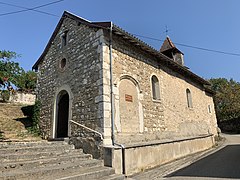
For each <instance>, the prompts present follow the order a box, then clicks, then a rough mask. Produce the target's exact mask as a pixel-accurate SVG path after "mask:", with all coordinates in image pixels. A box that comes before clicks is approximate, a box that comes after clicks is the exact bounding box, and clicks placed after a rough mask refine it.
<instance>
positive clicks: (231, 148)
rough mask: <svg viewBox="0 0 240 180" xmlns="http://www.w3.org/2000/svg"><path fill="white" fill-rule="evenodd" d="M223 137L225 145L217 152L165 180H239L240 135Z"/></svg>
mask: <svg viewBox="0 0 240 180" xmlns="http://www.w3.org/2000/svg"><path fill="white" fill-rule="evenodd" d="M224 136H225V137H226V144H225V146H224V147H223V148H221V149H220V150H219V151H217V152H215V153H214V154H211V155H209V156H207V157H205V158H203V159H201V160H199V161H197V162H195V163H193V164H191V165H190V166H187V167H185V168H183V169H180V170H178V171H176V172H174V173H172V174H170V175H168V176H167V177H166V179H186V180H187V179H221V180H222V179H240V135H224ZM164 179H165V178H164Z"/></svg>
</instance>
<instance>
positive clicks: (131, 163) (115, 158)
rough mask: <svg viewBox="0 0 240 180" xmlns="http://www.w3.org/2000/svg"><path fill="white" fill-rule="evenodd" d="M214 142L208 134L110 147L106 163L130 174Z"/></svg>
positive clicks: (194, 151) (106, 154) (203, 148)
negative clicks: (122, 147) (123, 146)
mask: <svg viewBox="0 0 240 180" xmlns="http://www.w3.org/2000/svg"><path fill="white" fill-rule="evenodd" d="M214 144H215V142H214V138H213V136H212V135H206V136H199V137H192V138H188V139H178V140H172V141H158V142H156V141H154V142H149V143H140V144H135V145H125V148H124V150H122V149H121V148H120V147H115V148H112V147H109V148H106V150H105V165H107V166H113V167H114V168H115V170H116V173H118V174H122V173H123V171H125V175H126V176H129V175H132V174H135V173H138V172H141V171H143V170H146V169H149V168H153V167H155V166H158V165H161V164H164V163H167V162H170V161H172V160H175V159H177V158H180V157H184V156H186V155H189V154H193V153H196V152H200V151H204V150H207V149H210V148H212V147H213V146H214ZM123 151H124V156H125V160H124V162H123V156H122V153H123ZM109 159H111V160H109ZM109 162H111V163H112V164H109ZM123 169H124V170H123Z"/></svg>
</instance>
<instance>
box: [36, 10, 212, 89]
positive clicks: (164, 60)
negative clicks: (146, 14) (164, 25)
mask: <svg viewBox="0 0 240 180" xmlns="http://www.w3.org/2000/svg"><path fill="white" fill-rule="evenodd" d="M64 18H71V19H73V20H75V21H77V22H80V23H82V24H85V25H87V26H89V27H92V28H98V29H105V30H110V27H111V24H112V23H111V22H90V21H88V20H86V19H84V18H81V17H79V16H76V15H74V14H72V13H69V12H67V11H64V13H63V15H62V17H61V19H60V21H59V23H58V24H57V27H56V29H55V30H54V32H53V34H52V36H51V38H50V40H49V42H48V44H47V46H46V47H45V49H44V51H43V53H42V55H41V56H40V57H39V59H38V60H37V61H36V63H35V64H34V65H33V67H32V68H33V69H37V67H38V65H39V64H40V62H41V61H42V59H43V58H44V56H45V55H46V54H47V52H48V49H49V48H50V46H51V43H52V41H53V40H54V38H55V37H56V35H57V33H58V31H59V29H60V27H61V25H62V23H63V20H64ZM112 33H113V34H114V35H117V36H120V37H122V38H123V39H124V40H125V41H127V42H129V43H131V44H133V45H134V46H136V47H139V48H140V49H142V50H143V51H145V52H147V53H149V54H151V55H153V56H155V57H156V58H158V60H159V63H160V64H163V65H165V66H167V67H168V68H170V69H172V70H174V71H176V72H178V73H179V74H181V75H183V76H185V77H189V78H190V79H192V80H194V81H196V82H198V83H200V84H203V85H204V84H205V85H210V83H209V82H208V81H206V80H204V79H203V78H201V77H199V76H198V75H196V74H194V73H193V72H191V71H189V70H188V69H187V68H186V67H184V66H181V65H179V64H177V63H176V62H174V61H173V60H172V59H170V58H168V57H167V56H165V55H164V54H162V53H161V52H159V51H157V50H155V49H154V48H152V47H151V46H149V45H148V44H146V43H145V42H143V41H141V40H140V39H138V38H136V37H135V36H133V35H131V34H130V33H128V32H126V31H125V30H123V29H122V28H120V27H118V26H116V25H114V24H113V26H112ZM169 40H170V39H169ZM168 45H169V46H170V47H173V48H174V47H175V45H174V44H173V43H172V42H171V40H170V41H168ZM166 47H167V46H166ZM175 48H176V47H175Z"/></svg>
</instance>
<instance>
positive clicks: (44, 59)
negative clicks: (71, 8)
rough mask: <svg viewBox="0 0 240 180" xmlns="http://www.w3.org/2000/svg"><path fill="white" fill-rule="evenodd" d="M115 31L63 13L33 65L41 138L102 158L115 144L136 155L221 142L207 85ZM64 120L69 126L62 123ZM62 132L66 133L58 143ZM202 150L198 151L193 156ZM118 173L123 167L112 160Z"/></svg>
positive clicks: (127, 36) (148, 48)
mask: <svg viewBox="0 0 240 180" xmlns="http://www.w3.org/2000/svg"><path fill="white" fill-rule="evenodd" d="M111 28H112V26H111V23H110V22H100V23H91V22H89V21H86V20H84V19H82V18H80V17H77V16H75V15H72V14H70V13H68V12H65V13H64V14H63V16H62V18H61V20H60V22H59V24H58V25H57V28H56V29H55V31H54V33H53V35H52V37H51V39H50V41H49V43H48V45H47V47H46V49H45V50H44V52H43V54H42V56H41V57H40V58H39V60H38V61H37V62H36V63H35V65H34V66H33V68H34V69H37V70H38V88H37V89H38V93H37V94H38V99H39V100H40V101H41V103H42V108H41V120H40V127H41V130H42V132H43V135H44V137H45V138H46V139H52V138H53V139H56V138H62V137H70V138H71V140H70V142H72V143H74V144H75V145H76V146H78V147H80V148H83V149H84V151H85V152H88V153H92V154H93V155H94V157H96V158H100V157H101V156H102V148H103V147H113V146H115V145H116V144H122V147H124V146H128V149H131V146H132V147H133V148H134V147H135V146H136V143H137V144H139V143H140V144H141V143H148V144H149V143H150V142H156V141H161V142H162V141H165V140H167V141H168V142H169V143H170V144H171V143H174V141H176V139H177V140H178V142H180V143H181V142H182V141H184V142H185V141H187V139H188V138H190V139H194V138H196V137H197V138H201V137H203V141H204V142H205V140H204V137H207V138H208V139H212V137H213V136H214V135H217V123H216V116H215V111H214V104H213V99H212V92H211V91H209V90H208V89H206V88H205V85H206V84H208V83H207V82H206V81H205V80H203V79H202V78H200V77H198V76H197V75H195V74H193V73H192V72H190V71H189V70H187V68H185V67H184V66H183V65H179V64H177V63H176V62H174V61H173V60H172V59H170V58H168V57H167V56H165V55H163V54H161V53H160V52H157V51H156V50H154V49H152V48H151V47H149V46H147V45H146V44H144V43H143V42H141V41H139V40H137V39H136V38H134V37H133V36H131V35H129V34H128V33H126V32H125V31H123V30H122V29H120V28H119V27H117V26H115V25H113V30H112V31H110V29H111ZM111 33H112V34H111ZM175 50H176V49H175ZM110 61H111V62H112V66H111V62H110ZM111 67H112V69H111ZM111 82H112V86H111ZM111 97H112V101H111ZM60 109H62V111H64V112H65V111H66V112H65V113H61V112H59V111H60ZM65 114H67V116H66V118H65V119H64V118H63V117H60V116H65ZM112 117H113V118H112ZM112 122H114V124H113V125H112ZM62 123H63V124H64V123H65V124H64V126H63V125H61V124H62ZM77 123H78V125H77ZM66 126H67V127H66ZM86 127H88V128H90V130H89V129H87V128H86ZM59 129H61V130H62V131H66V132H65V133H66V134H64V133H63V135H62V134H61V136H60V135H59V131H60V130H59ZM91 129H92V130H91ZM94 131H95V132H94ZM96 131H97V132H98V133H97V132H96ZM99 133H101V134H102V136H103V139H101V138H100V136H99ZM181 139H182V140H181ZM183 139H184V140H183ZM207 142H208V141H207ZM158 143H159V142H158ZM150 144H151V143H150ZM190 144H191V143H190ZM213 144H214V141H212V143H210V144H208V145H206V146H205V149H206V148H209V147H210V146H212V145H213ZM152 145H154V143H152ZM170 146H171V145H170ZM170 146H169V147H170ZM114 148H115V147H114ZM114 148H113V149H114ZM160 149H161V148H160ZM192 149H194V148H192ZM203 149H204V147H201V150H203ZM199 150H200V149H198V148H197V146H196V149H195V150H193V151H191V153H193V152H197V151H199ZM144 151H145V150H142V149H141V152H144ZM147 151H149V150H147ZM129 152H130V151H129ZM116 153H119V152H118V151H116ZM182 155H185V154H184V153H183V154H182ZM179 156H181V153H180V154H179V155H178V157H179ZM112 157H114V152H113V156H112ZM135 157H136V158H137V155H135ZM169 160H170V159H169ZM171 160H172V159H171ZM166 161H167V160H166ZM166 161H164V162H166ZM112 162H113V161H112ZM119 163H120V162H119ZM159 163H161V162H160V161H159ZM154 165H156V163H155V162H154ZM113 166H114V167H120V165H119V164H116V162H115V161H114V165H113ZM128 166H130V165H129V164H128V165H126V167H128ZM148 166H149V167H150V165H148ZM151 167H152V166H151ZM141 168H143V165H142V164H141ZM136 169H139V167H136ZM136 169H134V172H136V171H137V170H136ZM130 171H131V170H130ZM130 171H129V174H131V172H130Z"/></svg>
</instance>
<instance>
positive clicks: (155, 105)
mask: <svg viewBox="0 0 240 180" xmlns="http://www.w3.org/2000/svg"><path fill="white" fill-rule="evenodd" d="M108 54H109V51H108V49H107V48H106V49H105V52H104V63H106V64H108V63H109V55H108ZM153 75H155V76H156V77H157V78H158V80H159V84H160V99H158V100H154V99H153V97H152V87H151V77H152V76H153ZM124 79H128V80H130V81H131V82H133V83H134V84H135V86H136V89H137V91H138V101H139V102H140V105H139V107H141V108H142V111H139V112H142V114H141V116H142V119H141V117H139V126H140V129H143V132H141V131H139V133H135V132H133V131H131V128H130V130H129V132H124V133H123V132H121V123H122V119H121V118H120V115H119V114H121V109H120V108H121V104H119V103H121V102H120V100H119V99H120V96H119V95H120V93H119V89H120V85H121V82H123V80H124ZM113 81H114V95H115V101H114V104H115V109H114V111H115V134H116V140H117V141H118V142H120V143H132V142H139V141H151V140H155V139H173V138H175V137H188V136H198V135H203V134H215V135H217V132H216V128H217V124H216V116H215V111H214V104H213V99H212V96H211V95H209V94H207V93H206V92H205V90H204V87H203V86H202V85H201V84H199V83H196V82H194V81H193V80H191V79H189V78H186V77H183V76H182V75H180V74H178V73H176V72H175V71H174V70H172V69H169V68H167V67H166V66H164V65H162V63H161V60H159V59H156V58H155V57H153V56H150V55H148V54H146V53H145V52H144V51H142V50H140V49H139V48H137V47H135V46H133V45H130V44H128V43H126V42H125V41H123V40H122V39H121V38H118V37H116V36H115V37H114V39H113ZM186 89H189V90H190V91H191V95H192V103H193V108H189V107H188V105H187V96H186ZM131 91H132V90H131V89H130V86H129V89H126V92H125V93H126V95H127V94H128V93H127V92H129V93H130V92H131ZM133 103H134V102H133ZM209 107H210V108H211V112H209V109H208V108H209ZM136 115H137V113H136ZM128 120H129V121H128V126H129V127H131V125H132V124H131V117H128Z"/></svg>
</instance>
